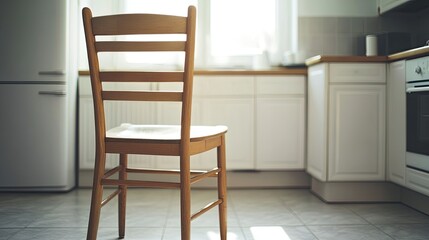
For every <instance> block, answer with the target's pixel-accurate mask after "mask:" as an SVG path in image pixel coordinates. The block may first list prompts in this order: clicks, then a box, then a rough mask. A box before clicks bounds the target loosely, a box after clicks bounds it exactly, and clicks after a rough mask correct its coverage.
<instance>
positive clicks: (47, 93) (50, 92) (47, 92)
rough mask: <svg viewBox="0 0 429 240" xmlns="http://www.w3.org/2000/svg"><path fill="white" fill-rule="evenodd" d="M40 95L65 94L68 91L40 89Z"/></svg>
mask: <svg viewBox="0 0 429 240" xmlns="http://www.w3.org/2000/svg"><path fill="white" fill-rule="evenodd" d="M39 94H40V95H52V96H64V95H66V94H67V93H66V91H39Z"/></svg>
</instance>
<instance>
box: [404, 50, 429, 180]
mask: <svg viewBox="0 0 429 240" xmlns="http://www.w3.org/2000/svg"><path fill="white" fill-rule="evenodd" d="M406 81H407V83H406V91H407V94H406V96H407V97H406V101H407V104H406V112H407V116H406V122H407V126H406V129H407V131H406V132H407V136H406V139H407V140H406V142H407V153H406V163H407V167H409V168H413V169H416V170H419V171H424V172H427V173H429V57H422V58H417V59H413V60H408V61H407V62H406Z"/></svg>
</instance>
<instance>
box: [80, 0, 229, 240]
mask: <svg viewBox="0 0 429 240" xmlns="http://www.w3.org/2000/svg"><path fill="white" fill-rule="evenodd" d="M82 15H83V24H84V30H85V39H86V45H87V53H88V62H89V69H90V77H91V86H92V94H93V103H94V116H95V126H96V128H95V138H96V156H95V168H94V178H93V190H92V198H91V210H90V217H89V224H88V233H87V239H88V240H89V239H90V240H94V239H96V238H97V232H98V225H99V222H100V212H101V208H102V207H103V206H104V205H106V204H107V203H108V202H109V201H110V200H112V199H113V198H114V197H116V196H118V203H119V204H118V212H119V213H118V227H119V238H124V236H125V219H126V218H125V215H126V198H127V187H128V186H141V187H153V188H179V189H180V209H181V239H182V240H189V239H190V236H191V220H193V219H195V218H197V217H198V216H200V215H202V214H203V213H205V212H207V211H208V210H210V209H212V208H214V207H216V206H218V207H219V223H220V236H221V239H222V240H226V235H227V229H226V228H227V221H226V218H227V211H226V207H227V199H226V197H227V196H226V165H225V134H226V131H227V128H226V127H224V126H220V127H219V126H218V127H212V128H209V130H208V131H206V132H204V131H203V133H201V134H197V135H195V134H194V135H195V136H194V135H193V133H192V131H193V127H191V106H192V85H193V68H194V51H195V50H194V49H195V30H196V29H195V28H196V8H195V7H194V6H190V7H189V8H188V15H187V16H186V17H182V16H169V15H157V14H119V15H109V16H99V17H93V16H92V12H91V10H90V9H89V8H84V9H83V10H82ZM130 34H185V35H186V40H184V41H171V42H123V41H122V42H121V41H97V39H96V36H99V35H130ZM120 51H126V52H129V51H182V52H185V62H184V69H183V72H182V71H179V72H176V71H173V72H162V73H161V72H151V71H149V72H147V71H146V72H144V71H141V72H135V71H134V72H131V71H100V66H99V59H98V53H100V52H120ZM103 82H182V83H183V91H180V92H144V91H143V92H141V91H140V92H137V91H105V90H103V84H102V83H103ZM108 100H109V101H115V100H120V101H178V102H181V105H182V110H181V125H180V128H179V134H178V135H179V137H178V138H177V139H141V138H136V139H134V138H120V137H118V136H113V137H111V136H109V135H108V134H107V133H106V122H105V109H104V101H108ZM214 148H217V167H215V168H214V169H213V170H210V171H191V169H190V156H191V155H194V154H198V153H202V152H206V151H208V150H210V149H214ZM107 153H116V154H119V165H118V166H117V167H115V168H112V169H110V170H108V171H106V170H105V167H106V154H107ZM128 154H143V155H164V156H178V157H179V160H180V169H179V170H157V169H136V168H129V167H128V164H127V160H128V157H127V156H128ZM128 173H156V174H179V179H180V180H179V181H178V182H163V181H143V180H131V179H128ZM115 174H117V176H118V178H113V176H115ZM207 177H217V184H218V199H217V200H216V201H213V202H212V203H210V204H208V205H207V206H206V207H204V208H203V209H201V210H200V211H198V212H196V213H194V214H191V184H192V183H195V182H198V181H200V180H202V179H205V178H207ZM104 186H117V189H116V190H115V191H114V192H113V193H112V194H110V195H109V196H107V197H106V198H104V195H103V190H104ZM103 198H104V199H103Z"/></svg>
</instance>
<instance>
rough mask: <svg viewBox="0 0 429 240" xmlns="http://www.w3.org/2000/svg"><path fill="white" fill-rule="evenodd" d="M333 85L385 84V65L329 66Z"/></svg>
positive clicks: (338, 64) (343, 64)
mask: <svg viewBox="0 0 429 240" xmlns="http://www.w3.org/2000/svg"><path fill="white" fill-rule="evenodd" d="M329 82H331V83H385V82H386V64H384V63H333V64H330V65H329Z"/></svg>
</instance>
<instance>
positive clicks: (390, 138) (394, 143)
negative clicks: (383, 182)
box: [387, 60, 406, 185]
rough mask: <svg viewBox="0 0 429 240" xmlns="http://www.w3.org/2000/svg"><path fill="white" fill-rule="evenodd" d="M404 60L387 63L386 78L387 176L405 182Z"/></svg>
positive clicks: (400, 182)
mask: <svg viewBox="0 0 429 240" xmlns="http://www.w3.org/2000/svg"><path fill="white" fill-rule="evenodd" d="M405 85H406V82H405V60H402V61H397V62H393V63H390V64H389V65H388V78H387V166H388V167H387V169H388V174H387V177H388V179H389V180H390V181H392V182H395V183H397V184H400V185H404V184H405V153H406V110H405V104H406V96H405Z"/></svg>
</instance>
